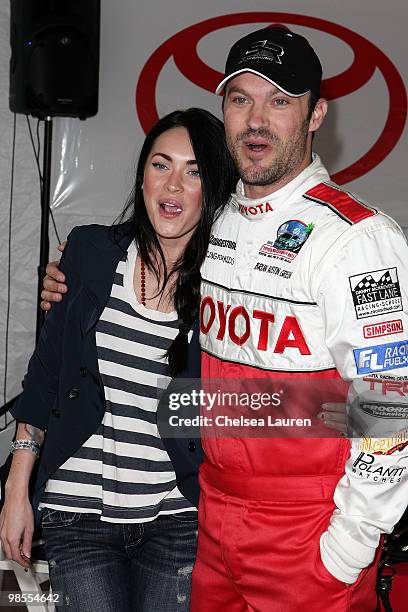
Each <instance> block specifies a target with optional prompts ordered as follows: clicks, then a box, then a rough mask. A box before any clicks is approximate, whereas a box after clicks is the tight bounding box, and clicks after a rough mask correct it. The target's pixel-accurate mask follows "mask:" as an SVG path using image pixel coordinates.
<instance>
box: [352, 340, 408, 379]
mask: <svg viewBox="0 0 408 612" xmlns="http://www.w3.org/2000/svg"><path fill="white" fill-rule="evenodd" d="M353 353H354V360H355V363H356V367H357V374H372V373H374V372H385V371H386V370H396V369H398V368H405V367H408V340H403V341H401V342H390V343H388V344H377V345H375V346H367V347H364V348H359V349H354V351H353Z"/></svg>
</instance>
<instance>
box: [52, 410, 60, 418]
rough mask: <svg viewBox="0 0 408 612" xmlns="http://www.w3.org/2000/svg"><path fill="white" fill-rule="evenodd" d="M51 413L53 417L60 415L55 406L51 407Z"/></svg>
mask: <svg viewBox="0 0 408 612" xmlns="http://www.w3.org/2000/svg"><path fill="white" fill-rule="evenodd" d="M51 414H52V415H53V416H55V417H59V416H61V413H60V411H59V410H57V409H56V408H53V409H52V410H51Z"/></svg>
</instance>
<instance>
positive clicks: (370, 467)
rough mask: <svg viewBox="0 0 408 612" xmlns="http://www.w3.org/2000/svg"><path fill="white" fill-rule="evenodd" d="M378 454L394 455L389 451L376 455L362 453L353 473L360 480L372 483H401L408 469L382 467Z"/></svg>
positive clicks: (394, 466) (393, 466)
mask: <svg viewBox="0 0 408 612" xmlns="http://www.w3.org/2000/svg"><path fill="white" fill-rule="evenodd" d="M377 454H379V455H380V454H381V455H384V454H387V455H388V454H393V453H389V451H388V452H386V453H382V452H378V453H376V454H371V453H365V452H361V453H360V454H359V455H358V457H357V459H356V460H355V461H354V463H353V467H352V471H353V473H354V474H355V475H356V476H357V477H359V478H365V479H367V480H371V481H372V482H389V483H396V482H400V481H401V478H402V476H403V475H404V472H405V470H406V469H407V468H406V466H403V467H399V466H396V465H389V466H385V465H381V463H379V462H378V459H377V457H376V455H377Z"/></svg>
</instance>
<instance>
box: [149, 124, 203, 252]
mask: <svg viewBox="0 0 408 612" xmlns="http://www.w3.org/2000/svg"><path fill="white" fill-rule="evenodd" d="M143 194H144V201H145V206H146V210H147V214H148V216H149V219H150V222H151V224H152V225H153V227H154V229H155V231H156V234H157V235H158V236H159V237H160V238H161V239H166V241H167V240H168V239H170V240H172V241H173V240H174V241H177V240H180V241H181V242H182V243H183V244H184V243H187V242H188V240H189V239H190V237H191V234H192V233H193V231H194V229H195V227H196V225H197V224H198V222H199V220H200V216H201V208H202V195H201V180H200V175H199V172H198V166H197V162H196V159H195V156H194V152H193V148H192V146H191V143H190V138H189V135H188V131H187V130H186V128H183V127H177V128H173V129H170V130H167V132H163V134H161V135H160V136H159V137H158V138H157V139H156V140H155V142H154V144H153V146H152V149H151V151H150V154H149V156H148V158H147V160H146V165H145V170H144V181H143ZM174 246H175V245H174Z"/></svg>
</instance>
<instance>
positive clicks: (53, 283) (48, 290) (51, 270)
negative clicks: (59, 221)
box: [40, 240, 68, 311]
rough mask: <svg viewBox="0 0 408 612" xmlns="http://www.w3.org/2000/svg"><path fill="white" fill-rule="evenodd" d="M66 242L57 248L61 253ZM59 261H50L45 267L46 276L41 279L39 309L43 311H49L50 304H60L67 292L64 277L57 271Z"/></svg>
mask: <svg viewBox="0 0 408 612" xmlns="http://www.w3.org/2000/svg"><path fill="white" fill-rule="evenodd" d="M66 244H67V241H66V240H65V242H63V243H62V244H60V245H59V246H58V250H59V251H61V253H63V252H64V249H65V245H66ZM58 266H59V261H51V262H50V263H49V264H48V265H47V267H46V270H45V271H46V275H45V276H44V279H43V290H42V291H41V298H42V301H41V304H40V306H41V308H42V309H43V310H45V311H47V310H51V308H52V303H51V302H60V301H61V300H62V295H63V294H64V293H66V292H67V291H68V287H67V286H66V285H65V275H64V274H63V273H62V272H60V271H59V269H58Z"/></svg>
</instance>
